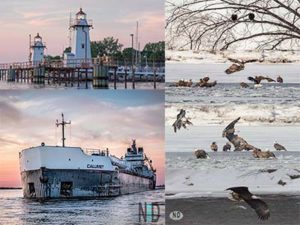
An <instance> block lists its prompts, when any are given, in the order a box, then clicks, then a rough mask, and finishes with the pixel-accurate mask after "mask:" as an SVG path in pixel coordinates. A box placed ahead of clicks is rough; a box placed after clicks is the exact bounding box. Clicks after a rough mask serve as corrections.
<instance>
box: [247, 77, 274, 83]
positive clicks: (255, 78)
mask: <svg viewBox="0 0 300 225" xmlns="http://www.w3.org/2000/svg"><path fill="white" fill-rule="evenodd" d="M248 80H250V81H253V82H254V83H255V84H260V82H261V81H262V80H266V81H268V82H275V80H273V79H272V78H269V77H264V76H255V77H248Z"/></svg>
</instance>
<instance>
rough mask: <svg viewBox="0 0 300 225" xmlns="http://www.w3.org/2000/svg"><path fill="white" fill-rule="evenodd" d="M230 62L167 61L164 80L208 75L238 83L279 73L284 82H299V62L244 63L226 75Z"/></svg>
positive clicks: (194, 79)
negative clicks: (248, 78) (258, 76)
mask: <svg viewBox="0 0 300 225" xmlns="http://www.w3.org/2000/svg"><path fill="white" fill-rule="evenodd" d="M231 64H232V63H220V64H191V63H167V65H166V81H167V82H174V81H178V80H179V79H192V80H193V81H199V79H200V78H202V77H204V76H209V77H210V78H211V80H217V82H219V83H240V82H247V77H248V76H256V75H264V76H270V77H272V78H276V77H277V76H278V75H280V76H281V77H282V78H283V79H284V82H285V83H300V64H246V67H245V69H244V70H242V71H240V72H236V73H233V74H230V75H227V74H226V73H225V72H224V71H225V70H226V69H227V68H228V67H229V66H230V65H231Z"/></svg>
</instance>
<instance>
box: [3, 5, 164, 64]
mask: <svg viewBox="0 0 300 225" xmlns="http://www.w3.org/2000/svg"><path fill="white" fill-rule="evenodd" d="M80 7H82V8H83V11H84V12H86V13H87V17H88V19H92V20H93V26H94V29H92V30H91V32H90V35H91V40H102V39H103V38H104V37H108V36H113V37H115V38H118V39H119V41H120V43H122V44H123V45H124V46H125V47H128V46H131V37H130V34H131V33H135V30H136V21H139V37H140V43H141V47H143V46H144V45H145V44H146V43H148V42H156V41H161V40H164V0H109V1H108V0H64V1H61V0H51V1H45V0H26V1H24V0H1V1H0V26H1V28H2V29H1V35H0V63H1V62H22V61H26V60H27V59H28V54H29V53H28V45H29V44H28V43H29V37H28V35H29V34H32V35H35V34H36V33H37V32H39V33H40V35H41V36H42V37H43V41H44V42H46V46H47V49H46V54H51V55H60V54H61V53H62V51H63V49H64V48H65V47H68V44H69V40H68V35H69V30H68V24H69V17H70V13H72V15H73V18H74V15H75V13H76V12H78V11H79V8H80Z"/></svg>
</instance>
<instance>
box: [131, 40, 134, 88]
mask: <svg viewBox="0 0 300 225" xmlns="http://www.w3.org/2000/svg"><path fill="white" fill-rule="evenodd" d="M130 36H131V73H132V89H135V83H134V71H133V65H134V50H133V36H134V35H133V34H130Z"/></svg>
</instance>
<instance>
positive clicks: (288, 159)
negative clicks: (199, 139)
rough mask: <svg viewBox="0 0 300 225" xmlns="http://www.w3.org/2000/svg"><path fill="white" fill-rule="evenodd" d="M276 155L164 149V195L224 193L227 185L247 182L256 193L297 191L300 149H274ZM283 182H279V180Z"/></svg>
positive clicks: (226, 194) (175, 197)
mask: <svg viewBox="0 0 300 225" xmlns="http://www.w3.org/2000/svg"><path fill="white" fill-rule="evenodd" d="M275 155H276V157H277V158H276V159H255V158H254V157H253V156H252V155H251V152H209V156H210V159H196V158H195V157H194V156H193V154H192V152H189V153H167V176H166V196H167V198H169V199H171V198H174V199H177V198H190V197H226V196H228V191H225V190H226V189H227V188H229V187H234V186H247V187H249V189H250V190H251V192H253V193H255V194H275V193H276V194H288V195H293V194H295V195H299V193H300V191H299V187H300V177H299V178H297V179H292V178H291V176H295V175H296V176H300V164H299V160H300V152H299V151H298V152H291V151H288V152H275ZM280 182H282V184H280Z"/></svg>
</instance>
